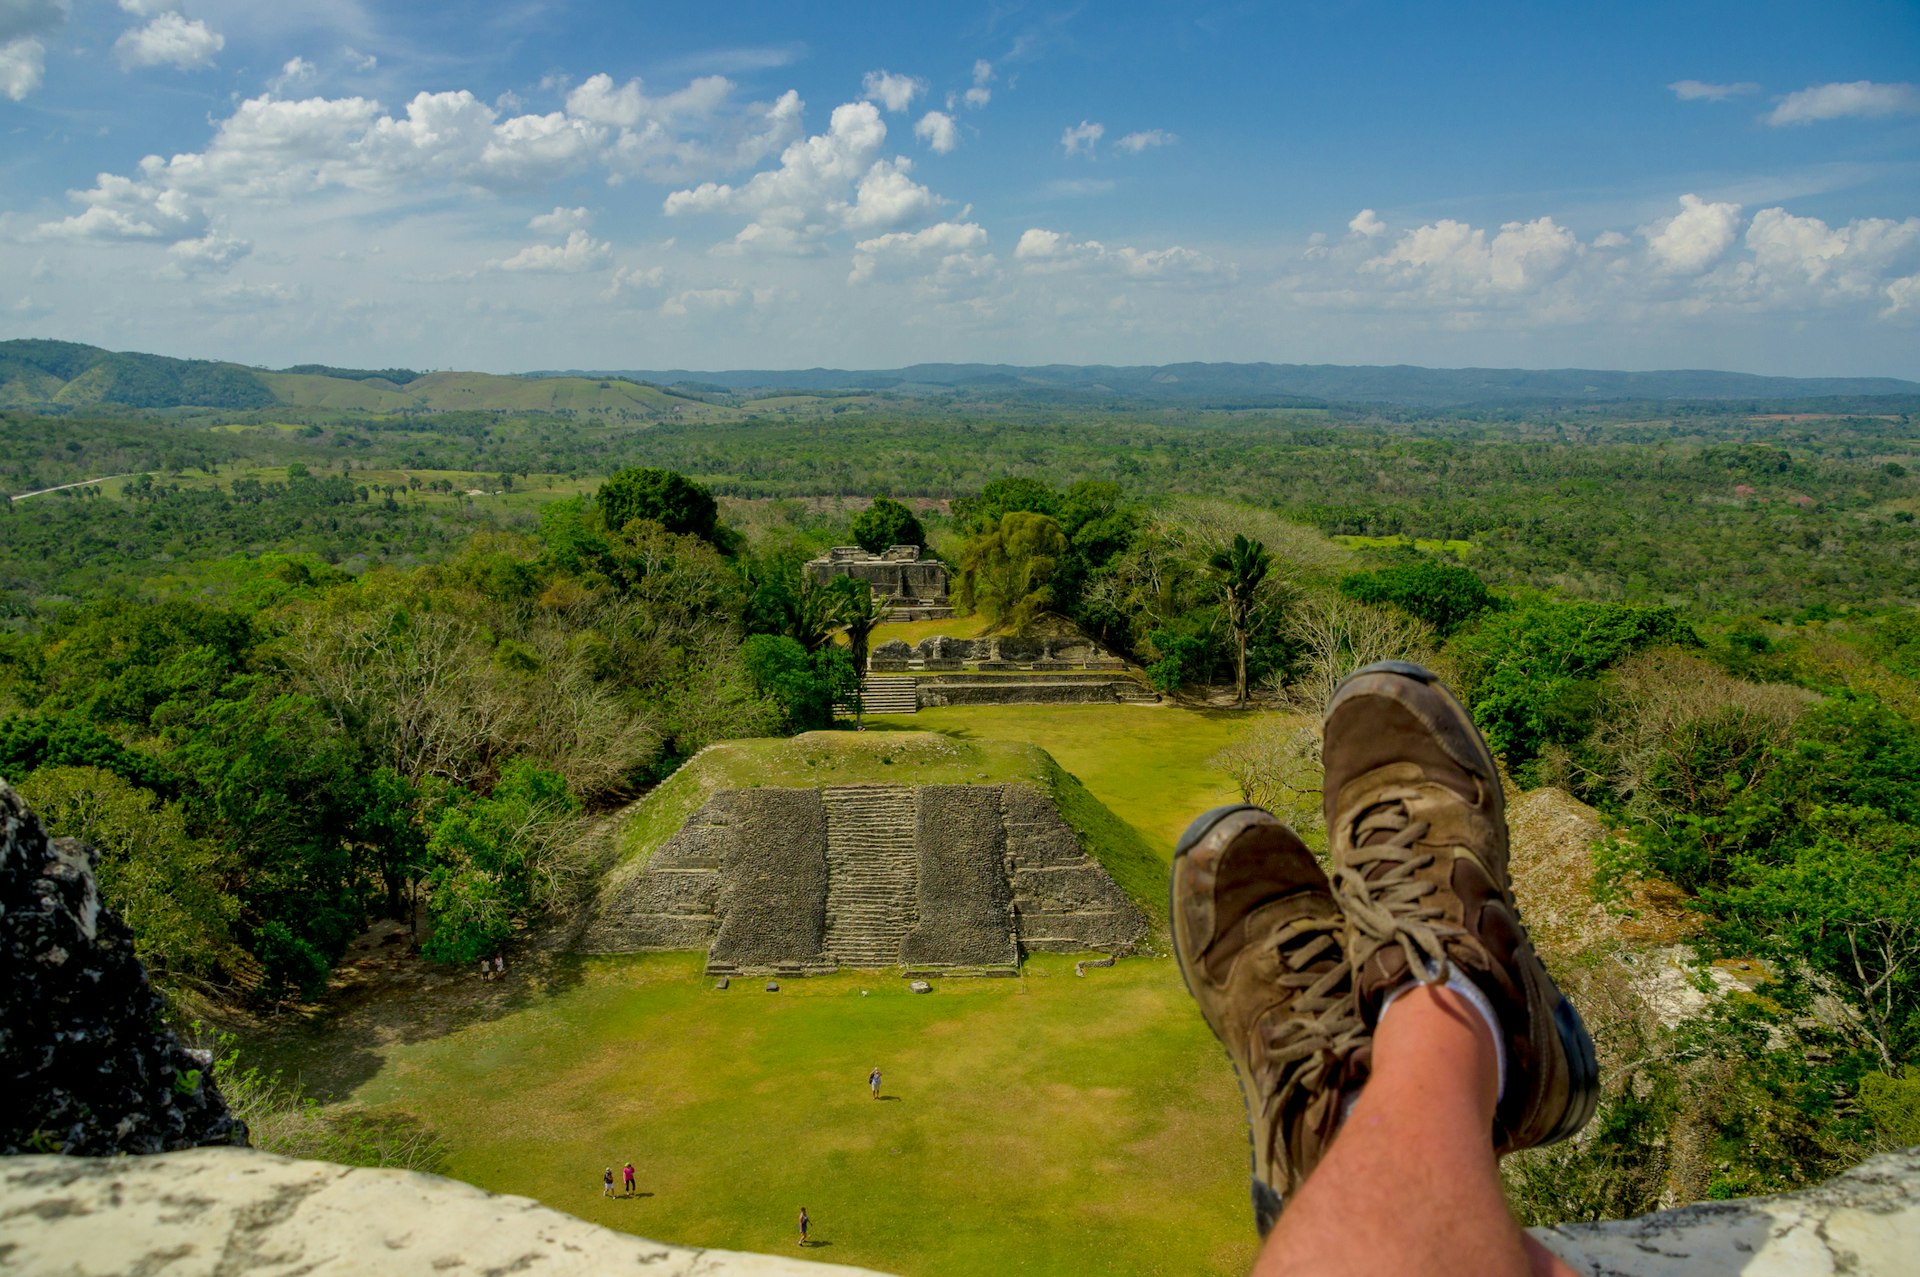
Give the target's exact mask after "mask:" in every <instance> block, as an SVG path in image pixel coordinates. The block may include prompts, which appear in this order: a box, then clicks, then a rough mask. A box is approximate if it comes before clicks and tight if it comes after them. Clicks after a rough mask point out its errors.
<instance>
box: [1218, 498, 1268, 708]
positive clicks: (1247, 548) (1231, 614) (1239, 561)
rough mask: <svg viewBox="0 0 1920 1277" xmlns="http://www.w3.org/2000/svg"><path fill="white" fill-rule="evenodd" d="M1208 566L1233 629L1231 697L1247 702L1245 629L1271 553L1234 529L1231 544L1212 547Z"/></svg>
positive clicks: (1247, 627) (1224, 612)
mask: <svg viewBox="0 0 1920 1277" xmlns="http://www.w3.org/2000/svg"><path fill="white" fill-rule="evenodd" d="M1207 567H1208V568H1210V569H1212V571H1213V573H1214V575H1215V576H1217V577H1218V578H1219V580H1220V610H1221V612H1222V614H1224V615H1225V617H1226V621H1227V628H1228V629H1229V630H1231V631H1232V632H1233V642H1234V646H1235V648H1237V649H1238V651H1237V654H1236V657H1237V659H1236V661H1235V664H1234V677H1233V698H1234V703H1235V704H1236V705H1245V704H1246V703H1247V631H1248V629H1249V628H1250V627H1251V625H1252V621H1253V609H1254V605H1255V602H1256V596H1257V595H1258V593H1259V591H1260V583H1261V582H1262V581H1264V580H1266V579H1267V572H1268V570H1269V569H1271V568H1272V567H1273V556H1272V555H1271V554H1269V553H1267V547H1266V546H1264V545H1262V544H1260V542H1258V541H1249V540H1248V539H1247V538H1246V537H1244V536H1242V535H1240V534H1239V533H1237V532H1236V533H1235V534H1234V537H1233V544H1232V545H1230V546H1223V547H1221V548H1220V549H1218V550H1215V551H1214V552H1213V554H1212V555H1211V556H1210V557H1209V558H1208V559H1207Z"/></svg>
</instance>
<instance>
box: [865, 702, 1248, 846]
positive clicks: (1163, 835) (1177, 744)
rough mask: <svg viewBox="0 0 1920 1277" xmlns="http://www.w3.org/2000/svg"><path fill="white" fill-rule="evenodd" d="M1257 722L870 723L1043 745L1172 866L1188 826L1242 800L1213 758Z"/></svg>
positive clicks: (954, 718) (1054, 716)
mask: <svg viewBox="0 0 1920 1277" xmlns="http://www.w3.org/2000/svg"><path fill="white" fill-rule="evenodd" d="M1254 721H1255V720H1254V716H1253V715H1252V714H1251V713H1243V712H1240V711H1236V710H1199V709H1188V708H1185V707H1184V706H1177V705H959V706H950V707H947V708H944V709H926V710H921V711H920V712H919V713H918V714H901V715H883V716H880V717H876V718H870V719H868V720H867V723H868V729H869V730H874V729H876V728H878V729H880V730H890V729H891V730H902V731H931V732H947V733H949V734H951V735H954V736H958V737H960V738H961V739H963V740H982V741H1024V742H1029V743H1031V744H1034V745H1038V746H1040V748H1042V749H1044V750H1046V751H1047V752H1048V753H1049V754H1052V755H1053V757H1054V759H1055V761H1057V762H1058V763H1059V764H1060V765H1061V766H1062V767H1064V768H1066V769H1067V770H1068V771H1070V772H1072V773H1073V774H1074V775H1075V776H1077V777H1079V779H1080V783H1081V784H1083V785H1085V786H1086V787H1087V790H1088V791H1089V792H1090V793H1092V794H1093V796H1094V797H1095V798H1098V799H1099V800H1100V801H1101V802H1103V803H1105V804H1106V805H1107V806H1108V807H1109V808H1111V809H1112V810H1113V812H1114V814H1116V815H1118V816H1119V817H1120V818H1121V819H1122V820H1125V821H1126V822H1127V823H1128V824H1130V825H1132V826H1133V827H1134V828H1135V829H1138V830H1139V831H1140V832H1141V833H1142V834H1144V835H1146V838H1147V841H1148V843H1149V844H1150V845H1152V847H1153V848H1154V850H1155V851H1157V852H1159V853H1160V855H1161V856H1162V857H1163V858H1165V859H1168V860H1171V859H1172V858H1173V844H1174V840H1175V839H1177V838H1179V836H1180V831H1181V830H1183V829H1185V828H1186V827H1187V822H1188V821H1190V820H1192V819H1193V818H1194V817H1195V816H1197V815H1199V814H1200V813H1201V812H1203V811H1205V810H1206V809H1207V808H1209V807H1216V806H1218V805H1220V804H1221V803H1230V802H1237V801H1239V799H1240V790H1239V787H1238V786H1236V785H1235V784H1234V782H1233V779H1232V777H1230V776H1228V775H1227V774H1226V773H1225V772H1223V771H1221V770H1220V769H1219V768H1217V767H1215V766H1213V764H1212V762H1211V761H1210V760H1211V759H1212V758H1213V756H1214V755H1215V754H1217V753H1219V752H1220V750H1221V748H1222V747H1224V746H1225V745H1226V744H1227V743H1228V742H1229V741H1231V740H1232V739H1233V738H1234V737H1235V736H1237V735H1238V734H1239V733H1241V732H1244V731H1247V730H1249V729H1250V728H1251V727H1252V726H1253V724H1254Z"/></svg>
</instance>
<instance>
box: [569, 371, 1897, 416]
mask: <svg viewBox="0 0 1920 1277" xmlns="http://www.w3.org/2000/svg"><path fill="white" fill-rule="evenodd" d="M537 375H547V374H537ZM564 375H571V376H592V375H599V376H621V377H632V378H634V379H635V380H639V381H649V382H653V383H656V384H658V385H663V386H687V387H704V388H713V389H725V390H728V391H731V392H734V393H738V392H740V391H746V390H794V391H802V392H813V393H818V392H822V391H850V390H892V391H896V392H908V393H912V392H919V393H922V394H924V393H929V392H937V391H940V390H951V391H969V390H978V391H994V390H999V391H1010V392H1014V393H1026V394H1045V393H1046V392H1049V391H1051V392H1055V393H1065V394H1072V395H1077V396H1083V397H1098V396H1100V395H1101V394H1108V395H1114V396H1119V397H1127V398H1138V399H1145V400H1151V401H1160V402H1166V403H1189V404H1191V403H1198V402H1202V401H1212V400H1218V401H1222V402H1221V406H1233V405H1232V404H1231V403H1230V402H1229V401H1232V400H1234V399H1236V398H1241V399H1247V400H1258V401H1262V402H1260V403H1258V404H1249V406H1274V407H1284V406H1288V404H1287V402H1286V401H1292V402H1293V403H1294V404H1295V405H1305V404H1309V403H1320V404H1327V403H1353V404H1384V405H1393V406H1397V407H1412V408H1418V407H1425V408H1453V407H1464V406H1467V405H1480V404H1488V405H1491V404H1503V403H1544V402H1563V403H1600V402H1606V401H1609V400H1641V399H1644V400H1662V399H1699V400H1713V399H1813V398H1825V397H1831V396H1860V395H1912V394H1920V382H1914V381H1905V380H1902V379H1900V378H1898V377H1769V376H1762V375H1760V374H1756V373H1739V372H1717V371H1713V370H1710V369H1674V370H1666V371H1659V372H1618V371H1612V370H1607V369H1592V368H1547V369H1529V368H1421V367H1418V366H1415V365H1412V364H1390V365H1380V364H1375V365H1367V364H1354V365H1348V364H1267V363H1258V364H1220V363H1185V364H1158V365H1132V366H1113V365H1075V364H1046V365H1041V366H1038V367H1020V366H1016V365H1011V364H912V365H909V366H907V367H905V368H894V369H884V370H874V371H848V370H844V369H836V368H808V369H801V370H790V371H773V370H736V371H729V372H693V371H688V370H685V369H673V370H658V371H638V370H635V371H623V372H618V373H599V374H593V373H586V372H574V373H569V374H564Z"/></svg>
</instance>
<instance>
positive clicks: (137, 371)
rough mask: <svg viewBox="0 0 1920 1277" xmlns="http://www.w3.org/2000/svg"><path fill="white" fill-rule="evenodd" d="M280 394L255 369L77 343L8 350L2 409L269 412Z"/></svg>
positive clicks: (1, 362) (0, 382) (0, 384)
mask: <svg viewBox="0 0 1920 1277" xmlns="http://www.w3.org/2000/svg"><path fill="white" fill-rule="evenodd" d="M274 402H275V399H274V394H273V391H271V390H270V389H268V388H267V386H266V385H265V384H264V383H263V382H262V381H261V378H260V375H259V374H258V373H256V372H255V371H254V370H253V369H251V368H244V367H242V366H241V365H239V364H220V363H208V362H206V361H205V360H200V359H169V358H167V357H166V356H164V355H136V354H124V353H119V352H116V351H111V350H101V349H100V348H99V347H97V346H83V345H80V344H79V343H78V342H71V341H32V340H27V341H4V342H0V404H4V405H7V406H11V407H30V406H36V405H42V404H46V405H61V406H71V407H86V406H90V405H93V404H124V405H126V406H127V407H129V408H179V407H184V406H189V405H197V406H204V407H208V408H265V407H269V406H271V405H272V404H273V403H274Z"/></svg>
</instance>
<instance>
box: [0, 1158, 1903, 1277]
mask: <svg viewBox="0 0 1920 1277" xmlns="http://www.w3.org/2000/svg"><path fill="white" fill-rule="evenodd" d="M580 1191H581V1192H582V1194H585V1195H589V1196H590V1195H592V1194H593V1193H594V1192H596V1191H597V1190H596V1189H595V1187H594V1186H593V1185H592V1184H583V1185H582V1186H581V1190H580ZM0 1220H4V1221H5V1228H4V1231H0V1267H4V1268H5V1270H6V1271H7V1272H9V1273H25V1274H60V1277H105V1275H107V1274H120V1273H139V1272H155V1273H160V1272H164V1273H166V1274H167V1275H168V1277H203V1275H205V1277H211V1275H212V1274H216V1273H218V1274H222V1275H223V1277H239V1275H242V1274H271V1275H284V1277H293V1275H294V1274H321V1275H325V1274H341V1275H342V1277H344V1275H346V1274H355V1275H358V1274H368V1275H369V1277H385V1275H386V1274H396V1275H398V1274H414V1273H423V1272H425V1273H433V1272H442V1273H452V1274H460V1273H489V1272H518V1273H531V1274H536V1275H538V1274H553V1275H554V1277H571V1275H572V1274H580V1275H581V1277H603V1275H604V1274H606V1273H617V1272H630V1271H634V1270H643V1271H646V1272H649V1273H653V1274H658V1275H659V1277H832V1275H833V1274H841V1275H842V1277H851V1275H852V1274H856V1273H860V1272H863V1271H865V1270H862V1269H854V1268H845V1267H840V1266H837V1265H829V1264H811V1263H806V1262H804V1261H802V1260H799V1259H794V1258H786V1257H780V1256H769V1255H750V1254H742V1253H739V1252H736V1251H722V1250H694V1249H689V1248H685V1247H679V1246H670V1245H667V1244H665V1243H662V1242H654V1241H648V1240H647V1239H645V1238H641V1237H634V1236H631V1235H629V1234H626V1233H618V1232H614V1231H612V1230H611V1229H606V1228H601V1227H599V1226H598V1225H595V1224H589V1223H587V1222H586V1221H584V1220H579V1219H575V1218H573V1217H572V1216H571V1215H565V1214H562V1213H560V1212H559V1211H556V1210H550V1209H548V1208H547V1207H544V1206H541V1205H539V1204H538V1203H536V1202H533V1201H530V1200H528V1199H527V1198H524V1197H507V1196H501V1195H497V1194H493V1193H487V1192H483V1191H481V1190H480V1189H477V1188H473V1187H470V1186H468V1185H466V1184H461V1183H457V1182H455V1181H453V1180H448V1179H441V1178H440V1177H439V1176H436V1175H422V1174H418V1173H416V1172H412V1171H394V1170H368V1169H363V1168H352V1167H344V1166H334V1165H331V1164H329V1163H326V1162H300V1161H293V1160H291V1159H289V1158H284V1157H275V1156H273V1155H272V1154H269V1153H259V1152H255V1151H253V1150H251V1149H212V1148H203V1149H193V1150H189V1151H186V1152H177V1153H166V1154H162V1155H158V1156H154V1157H139V1158H80V1157H44V1156H42V1157H14V1158H7V1159H5V1160H4V1161H0ZM1233 1223H1234V1224H1235V1226H1240V1224H1241V1221H1239V1220H1238V1219H1236V1220H1234V1221H1233ZM1534 1235H1535V1236H1536V1237H1538V1238H1540V1240H1541V1241H1542V1242H1544V1243H1545V1244H1546V1245H1547V1247H1548V1248H1549V1249H1551V1250H1553V1251H1554V1252H1555V1253H1556V1254H1558V1255H1560V1256H1561V1257H1562V1258H1563V1259H1565V1260H1566V1261H1567V1263H1568V1264H1569V1265H1570V1266H1571V1267H1572V1268H1573V1269H1574V1271H1575V1272H1577V1273H1581V1274H1585V1275H1586V1277H1820V1275H1821V1274H1840V1273H1850V1274H1860V1275H1861V1277H1875V1275H1892V1274H1901V1273H1910V1272H1912V1271H1914V1263H1913V1259H1914V1256H1915V1255H1916V1254H1920V1149H1913V1150H1909V1151H1907V1152H1905V1153H1894V1154H1888V1155H1886V1156H1883V1157H1876V1158H1874V1159H1872V1160H1871V1161H1869V1162H1866V1163H1864V1164H1863V1165H1861V1166H1859V1167H1857V1168H1856V1169H1854V1170H1852V1171H1850V1172H1848V1173H1847V1174H1845V1175H1841V1176H1839V1177H1838V1178H1836V1179H1833V1180H1830V1181H1829V1182H1827V1183H1825V1184H1822V1185H1820V1186H1818V1187H1816V1188H1810V1189H1807V1190H1805V1191H1802V1192H1799V1193H1788V1194H1785V1195H1782V1196H1779V1197H1760V1198H1749V1199H1746V1200H1743V1201H1733V1202H1708V1203H1702V1204H1701V1205H1698V1206H1688V1207H1685V1208H1683V1209H1681V1210H1674V1211H1662V1212H1660V1213H1658V1214H1655V1215H1646V1216H1642V1217H1641V1218H1639V1219H1630V1220H1623V1221H1616V1222H1610V1223H1601V1224H1570V1225H1563V1226H1561V1227H1558V1228H1539V1229H1535V1230H1534Z"/></svg>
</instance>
